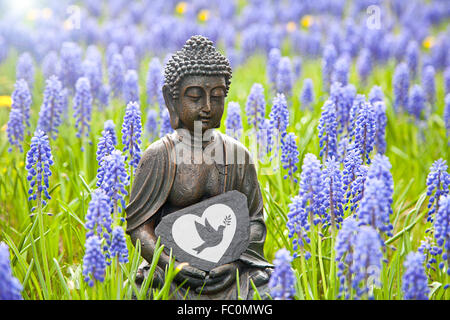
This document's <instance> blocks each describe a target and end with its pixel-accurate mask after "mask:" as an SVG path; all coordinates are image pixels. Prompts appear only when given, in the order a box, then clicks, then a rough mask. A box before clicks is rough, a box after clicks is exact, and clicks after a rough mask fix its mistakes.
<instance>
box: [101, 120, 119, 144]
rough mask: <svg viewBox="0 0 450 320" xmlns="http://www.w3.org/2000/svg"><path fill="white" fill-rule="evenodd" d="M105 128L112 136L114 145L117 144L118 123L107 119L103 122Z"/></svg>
mask: <svg viewBox="0 0 450 320" xmlns="http://www.w3.org/2000/svg"><path fill="white" fill-rule="evenodd" d="M103 130H104V131H105V132H106V133H108V134H109V135H110V136H111V141H112V144H113V146H116V145H117V136H116V125H115V124H114V121H112V120H106V121H105V123H104V124H103Z"/></svg>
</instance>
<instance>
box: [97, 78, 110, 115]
mask: <svg viewBox="0 0 450 320" xmlns="http://www.w3.org/2000/svg"><path fill="white" fill-rule="evenodd" d="M110 92H111V88H110V87H109V85H108V84H106V83H104V84H102V86H101V87H100V90H99V93H98V107H99V109H100V110H104V109H105V108H106V107H107V106H109V94H110Z"/></svg>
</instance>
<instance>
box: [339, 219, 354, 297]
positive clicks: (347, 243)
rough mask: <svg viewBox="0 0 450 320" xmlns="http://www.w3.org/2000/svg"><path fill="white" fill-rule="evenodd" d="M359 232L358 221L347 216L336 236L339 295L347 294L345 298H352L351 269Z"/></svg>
mask: <svg viewBox="0 0 450 320" xmlns="http://www.w3.org/2000/svg"><path fill="white" fill-rule="evenodd" d="M358 232H359V226H358V222H357V221H356V220H355V219H353V218H350V217H349V218H347V219H345V220H344V222H343V223H342V229H341V230H339V233H338V235H337V237H336V244H335V250H336V258H335V259H336V262H337V266H338V272H337V276H338V278H339V283H340V286H339V295H338V298H340V297H341V296H342V295H345V299H350V287H351V286H352V274H351V272H350V270H351V269H352V267H353V266H352V264H353V251H354V247H355V243H356V237H357V235H358Z"/></svg>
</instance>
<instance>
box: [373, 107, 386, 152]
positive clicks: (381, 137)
mask: <svg viewBox="0 0 450 320" xmlns="http://www.w3.org/2000/svg"><path fill="white" fill-rule="evenodd" d="M372 105H373V108H374V111H375V122H376V126H375V127H376V133H375V149H376V150H377V153H380V154H384V153H385V152H386V125H387V116H386V104H385V103H384V102H383V101H375V102H373V103H372Z"/></svg>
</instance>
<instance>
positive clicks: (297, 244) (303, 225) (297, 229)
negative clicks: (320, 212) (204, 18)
mask: <svg viewBox="0 0 450 320" xmlns="http://www.w3.org/2000/svg"><path fill="white" fill-rule="evenodd" d="M302 203H303V199H302V197H300V196H295V197H292V198H291V203H290V204H289V212H288V215H287V217H288V221H287V223H286V226H287V228H288V230H289V234H288V237H289V238H290V239H291V238H293V237H294V236H296V237H295V238H294V239H292V244H293V250H294V259H295V258H297V257H298V250H299V249H300V253H301V254H303V255H304V257H305V259H306V260H308V259H309V258H310V257H311V253H309V252H308V251H305V248H304V247H305V243H309V242H310V239H309V237H308V231H309V223H308V213H307V212H306V210H305V209H304V208H303V206H302Z"/></svg>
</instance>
